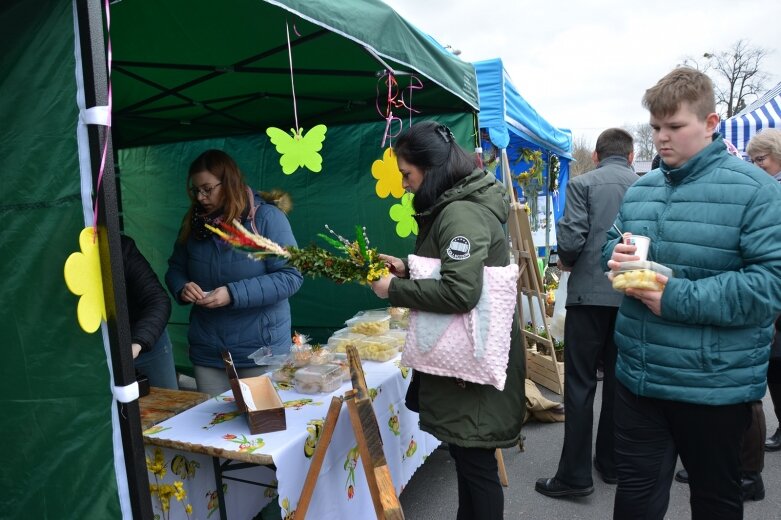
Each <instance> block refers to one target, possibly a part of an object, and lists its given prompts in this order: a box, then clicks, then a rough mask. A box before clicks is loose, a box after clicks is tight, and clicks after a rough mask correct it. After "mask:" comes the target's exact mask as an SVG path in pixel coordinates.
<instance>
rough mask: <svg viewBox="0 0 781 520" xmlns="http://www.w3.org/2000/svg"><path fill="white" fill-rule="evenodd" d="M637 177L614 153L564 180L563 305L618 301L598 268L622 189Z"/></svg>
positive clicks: (560, 234) (560, 228) (560, 233)
mask: <svg viewBox="0 0 781 520" xmlns="http://www.w3.org/2000/svg"><path fill="white" fill-rule="evenodd" d="M639 178H640V177H639V176H638V175H637V174H636V173H635V172H634V171H633V170H632V168H630V167H629V164H628V163H627V160H626V158H625V157H620V156H616V155H614V156H610V157H607V158H606V159H603V160H602V161H600V162H599V166H598V167H597V169H595V170H592V171H590V172H588V173H584V174H583V175H580V176H578V177H575V178H574V179H572V180H570V181H569V183H568V184H567V193H566V203H565V204H566V205H565V206H564V216H563V217H562V218H561V219H560V220H559V222H558V223H557V224H556V240H557V241H558V253H559V258H561V261H562V263H564V265H566V266H570V267H572V273H571V274H570V277H569V282H568V283H567V304H566V305H567V307H569V306H571V305H599V306H604V307H618V306H619V305H620V304H621V299H622V298H623V296H624V295H623V294H621V293H620V292H618V291H615V290H614V289H613V287H612V286H611V284H610V281H609V280H608V279H607V276H605V272H604V271H603V270H602V266H601V257H602V245H603V244H604V243H605V241H606V233H607V230H608V229H610V227H611V226H612V225H613V221H614V220H615V218H616V215H617V214H618V208H619V207H620V206H621V200H622V199H623V198H624V193H626V190H627V189H628V188H629V186H631V185H632V184H633V183H634V182H635V181H636V180H637V179H639Z"/></svg>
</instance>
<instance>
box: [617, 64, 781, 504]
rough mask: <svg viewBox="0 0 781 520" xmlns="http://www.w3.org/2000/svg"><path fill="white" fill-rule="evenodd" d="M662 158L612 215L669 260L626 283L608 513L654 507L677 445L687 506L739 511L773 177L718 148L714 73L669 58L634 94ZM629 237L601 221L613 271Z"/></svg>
mask: <svg viewBox="0 0 781 520" xmlns="http://www.w3.org/2000/svg"><path fill="white" fill-rule="evenodd" d="M643 105H644V106H645V107H646V108H647V109H648V110H649V111H650V114H651V116H650V122H651V127H652V128H653V137H654V144H655V146H656V149H657V151H658V152H659V154H660V155H661V157H662V164H661V167H660V168H659V169H658V170H654V171H652V172H650V173H648V174H646V175H645V176H644V177H642V178H641V179H640V180H639V181H638V182H637V183H635V184H634V185H633V186H632V187H631V188H629V190H628V191H627V193H626V196H625V198H624V202H623V203H622V205H621V209H620V210H619V214H618V217H617V218H616V224H617V226H618V228H619V229H621V230H623V231H624V232H629V233H632V234H638V235H645V236H648V237H650V239H651V246H650V250H649V255H648V256H649V258H648V259H649V260H652V261H655V262H658V263H660V264H663V265H666V266H667V267H669V268H671V269H672V270H673V273H674V277H673V278H670V279H667V278H666V277H665V276H662V275H657V280H658V281H659V282H661V283H664V284H666V285H665V286H664V288H663V289H662V290H660V291H648V290H638V289H628V290H627V291H626V297H625V298H624V300H623V302H622V304H621V307H620V308H619V312H618V317H617V320H616V332H615V340H616V345H617V348H618V359H617V362H616V379H617V380H618V382H617V385H616V386H617V389H616V399H615V403H616V404H615V421H616V425H615V426H616V471H617V476H618V490H617V492H616V498H615V508H614V518H616V519H624V518H644V519H652V518H659V519H661V518H663V517H664V513H665V511H666V510H667V505H668V502H669V490H670V484H671V482H672V478H673V473H674V471H675V462H676V458H677V456H678V455H680V457H681V461H682V462H683V464H684V467H685V468H686V469H687V470H688V473H689V479H690V486H691V507H692V518H695V519H696V518H702V519H705V518H722V519H724V518H742V517H743V502H742V499H741V489H740V446H741V438H742V435H743V432H744V431H745V430H746V428H747V427H748V426H749V424H750V420H751V418H750V403H751V402H752V401H755V400H757V399H761V397H762V395H763V394H764V392H765V384H766V373H767V361H768V354H769V349H770V343H771V341H772V339H773V321H774V319H775V318H776V317H777V316H778V314H779V312H781V301H780V300H779V298H778V296H777V295H779V294H781V215H780V214H779V211H780V210H779V208H781V204H779V203H781V187H779V184H778V182H776V181H775V180H773V179H772V178H771V177H769V176H768V175H765V174H763V173H762V172H761V171H759V170H757V169H756V168H755V167H753V166H752V165H750V164H749V163H747V162H744V161H741V160H740V159H738V158H736V157H733V156H731V155H730V154H729V153H727V151H726V148H725V146H724V143H723V142H722V138H721V136H720V135H719V134H718V133H716V132H715V130H716V127H717V125H718V122H719V116H718V114H716V111H715V101H714V94H713V85H712V83H711V81H710V79H709V78H708V77H707V76H706V75H705V74H703V73H701V72H699V71H696V70H694V69H690V68H685V67H682V68H678V69H675V70H673V71H672V72H670V73H669V74H667V75H666V76H665V77H664V78H662V79H661V80H659V82H658V83H657V84H656V85H655V86H654V87H652V88H650V89H648V90H647V91H646V93H645V96H644V97H643ZM634 251H635V246H633V245H626V244H623V243H621V241H620V237H619V236H618V233H617V232H615V231H611V232H609V233H608V242H607V243H606V244H605V247H604V249H603V261H604V262H605V264H606V266H607V267H609V268H610V269H612V270H613V271H615V270H616V269H617V268H618V266H619V263H620V262H623V261H628V260H637V258H638V257H636V256H634V255H633V253H634Z"/></svg>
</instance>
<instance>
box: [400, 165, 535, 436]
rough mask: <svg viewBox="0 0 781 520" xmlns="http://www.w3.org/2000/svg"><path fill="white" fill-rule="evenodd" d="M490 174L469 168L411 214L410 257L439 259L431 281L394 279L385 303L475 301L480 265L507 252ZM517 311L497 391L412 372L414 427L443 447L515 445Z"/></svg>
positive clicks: (520, 362)
mask: <svg viewBox="0 0 781 520" xmlns="http://www.w3.org/2000/svg"><path fill="white" fill-rule="evenodd" d="M504 193H505V189H504V187H503V186H502V185H501V184H500V183H498V182H497V181H496V179H495V178H494V177H493V175H491V174H490V173H487V172H484V171H482V170H475V171H474V172H472V173H471V174H470V175H469V176H467V177H466V178H464V179H463V180H461V181H459V182H458V183H457V184H456V185H455V186H453V187H452V188H450V189H449V190H447V191H446V192H445V193H443V194H442V196H441V197H440V198H439V199H438V200H437V201H436V202H435V203H434V205H433V206H432V207H431V208H430V209H429V210H428V211H426V212H424V213H422V214H420V215H418V222H419V224H420V231H419V234H418V240H417V243H416V245H415V254H416V255H418V256H425V257H430V258H439V259H440V260H441V262H442V264H441V275H442V278H441V279H439V280H434V279H424V280H410V279H405V278H397V279H394V280H393V281H392V282H391V284H390V288H389V295H388V297H389V300H390V302H391V304H393V305H395V306H401V307H409V308H412V309H421V310H425V311H429V312H439V313H464V312H468V311H469V310H471V309H472V308H473V307H475V305H477V301H478V300H479V298H480V292H481V289H482V282H483V266H489V267H492V266H505V265H508V264H509V263H510V253H509V249H508V245H507V239H506V234H505V231H504V230H503V228H502V224H503V223H504V222H506V221H507V216H508V213H509V204H508V202H507V200H506V198H505V197H504ZM523 354H524V352H523V349H522V347H521V341H520V329H519V322H518V315H517V313H516V316H515V319H514V323H513V328H512V336H511V348H510V359H509V364H508V367H507V381H506V383H505V388H504V390H503V391H501V392H500V391H499V390H497V389H496V388H494V387H493V386H490V385H480V384H476V383H469V382H464V381H461V380H458V379H455V378H452V377H441V376H435V375H431V374H424V373H420V372H418V373H417V377H419V382H420V387H419V394H418V402H419V407H420V427H421V429H422V430H424V431H427V432H429V433H431V434H432V435H434V436H435V437H437V438H438V439H440V440H442V441H445V442H447V443H450V444H454V445H457V446H462V447H467V448H507V447H511V446H514V445H516V444H518V442H519V440H520V431H521V424H522V421H523V416H524V411H525V397H524V379H525V358H524V355H523Z"/></svg>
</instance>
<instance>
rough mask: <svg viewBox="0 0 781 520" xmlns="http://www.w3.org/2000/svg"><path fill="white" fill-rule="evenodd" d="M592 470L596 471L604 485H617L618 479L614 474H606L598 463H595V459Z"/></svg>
mask: <svg viewBox="0 0 781 520" xmlns="http://www.w3.org/2000/svg"><path fill="white" fill-rule="evenodd" d="M594 469H595V470H597V473H599V478H601V479H602V482H604V483H605V484H618V477H616V475H615V473H606V472H605V471H604V470H603V469H602V466H601V465H600V464H599V462H597V459H594Z"/></svg>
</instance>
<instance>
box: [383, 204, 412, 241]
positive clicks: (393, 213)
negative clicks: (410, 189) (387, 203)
mask: <svg viewBox="0 0 781 520" xmlns="http://www.w3.org/2000/svg"><path fill="white" fill-rule="evenodd" d="M413 197H414V195H413V194H411V193H405V194H404V195H403V196H402V197H401V201H400V202H399V204H394V205H393V206H391V208H390V210H389V211H388V215H390V218H391V220H393V221H394V222H396V234H397V235H399V236H400V237H401V238H406V237H408V236H409V235H410V233H412V234H414V235H417V234H418V222H417V221H416V220H415V218H414V215H415V208H413V207H412V199H413Z"/></svg>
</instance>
